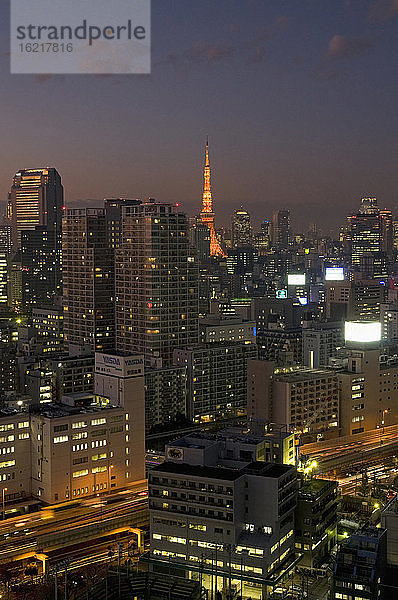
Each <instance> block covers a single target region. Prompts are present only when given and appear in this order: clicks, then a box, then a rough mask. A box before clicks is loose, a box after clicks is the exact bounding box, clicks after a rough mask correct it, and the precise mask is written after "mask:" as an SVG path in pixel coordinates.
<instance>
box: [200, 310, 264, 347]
mask: <svg viewBox="0 0 398 600" xmlns="http://www.w3.org/2000/svg"><path fill="white" fill-rule="evenodd" d="M199 331H200V341H201V342H202V343H203V344H209V343H214V342H240V343H243V342H250V343H255V342H256V324H255V322H254V321H246V320H244V319H242V318H241V317H239V316H230V317H227V316H226V317H222V316H220V317H217V316H216V315H207V316H206V317H203V318H202V319H200V320H199Z"/></svg>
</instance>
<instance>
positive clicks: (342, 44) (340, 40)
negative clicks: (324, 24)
mask: <svg viewBox="0 0 398 600" xmlns="http://www.w3.org/2000/svg"><path fill="white" fill-rule="evenodd" d="M371 48H372V42H371V41H370V40H369V39H367V38H348V37H345V36H343V35H334V36H333V37H332V39H331V40H330V41H329V44H328V50H327V54H326V58H327V59H328V60H344V59H347V58H355V57H356V56H360V55H361V54H364V53H366V52H368V51H369V50H370V49H371Z"/></svg>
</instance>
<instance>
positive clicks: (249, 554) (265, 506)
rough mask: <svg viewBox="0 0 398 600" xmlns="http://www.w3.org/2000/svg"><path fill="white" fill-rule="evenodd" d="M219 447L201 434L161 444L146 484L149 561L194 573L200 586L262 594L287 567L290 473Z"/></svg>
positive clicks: (290, 557) (290, 554)
mask: <svg viewBox="0 0 398 600" xmlns="http://www.w3.org/2000/svg"><path fill="white" fill-rule="evenodd" d="M236 444H237V448H239V447H240V442H237V443H236ZM232 445H233V444H232ZM221 448H222V445H220V444H219V443H217V441H216V440H214V439H206V438H204V437H199V438H191V437H188V438H182V439H181V440H179V446H177V445H176V444H172V445H170V446H167V447H166V461H165V462H164V463H163V464H161V465H159V466H157V467H155V468H154V469H153V470H152V471H151V472H150V479H149V503H150V504H149V510H150V532H151V557H152V560H153V561H154V562H155V564H156V567H157V568H161V567H162V566H163V567H164V566H167V565H170V566H173V568H176V567H177V568H179V569H181V570H183V571H185V572H186V573H187V574H188V576H190V577H193V578H196V577H197V576H198V575H196V576H195V573H197V572H198V570H201V572H202V583H203V585H204V586H205V587H206V588H207V589H213V590H215V591H220V593H221V592H223V593H226V592H227V591H228V590H229V591H232V590H233V591H235V592H236V593H240V594H241V595H242V596H243V595H251V594H250V592H249V589H251V590H253V586H254V587H257V588H259V590H260V595H261V591H264V593H265V594H266V593H267V592H266V590H267V589H272V587H273V586H274V585H275V582H276V580H277V577H278V575H279V574H280V572H281V569H285V570H286V571H287V573H288V572H289V571H290V570H291V569H292V568H293V565H294V563H295V554H294V510H295V507H296V495H297V489H296V486H297V481H296V472H295V469H294V467H292V466H288V465H276V464H271V463H265V462H262V461H256V462H250V459H249V460H248V461H245V460H233V459H232V458H231V459H225V458H223V457H222V453H220V449H221ZM231 452H232V454H233V453H234V452H233V451H231ZM249 454H250V453H249ZM238 455H239V452H238ZM247 457H249V455H247ZM260 499H261V501H260ZM198 567H199V569H198ZM249 586H250V587H249ZM263 597H264V596H263Z"/></svg>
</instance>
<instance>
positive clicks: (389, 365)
mask: <svg viewBox="0 0 398 600" xmlns="http://www.w3.org/2000/svg"><path fill="white" fill-rule="evenodd" d="M369 346H370V345H369V344H366V343H364V344H362V345H360V344H357V347H356V348H349V349H348V351H347V352H348V357H347V358H348V364H347V366H346V367H345V368H343V369H341V370H339V371H338V372H337V377H338V379H339V386H340V428H341V435H353V434H356V433H362V432H363V431H370V430H373V429H378V428H382V427H383V426H384V425H395V424H397V423H398V410H397V409H396V407H395V403H394V397H395V394H396V392H397V390H398V359H397V356H387V355H384V354H382V353H381V350H380V349H378V348H372V347H371V346H370V347H369Z"/></svg>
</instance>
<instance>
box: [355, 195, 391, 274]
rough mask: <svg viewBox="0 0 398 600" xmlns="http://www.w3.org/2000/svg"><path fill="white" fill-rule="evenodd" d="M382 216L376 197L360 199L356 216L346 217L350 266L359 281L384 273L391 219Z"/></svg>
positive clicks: (385, 271)
mask: <svg viewBox="0 0 398 600" xmlns="http://www.w3.org/2000/svg"><path fill="white" fill-rule="evenodd" d="M384 212H385V213H386V214H384V216H382V214H381V213H380V210H379V208H378V206H377V200H376V198H362V200H361V206H360V208H359V210H358V212H357V213H355V214H352V215H349V216H348V217H347V219H348V224H349V238H350V243H351V264H352V266H353V268H354V269H355V270H356V271H358V272H360V273H361V277H362V278H363V279H371V278H373V277H384V276H385V275H386V274H387V252H391V250H392V249H391V246H392V222H391V221H392V218H391V219H390V217H389V215H387V213H388V212H389V211H384Z"/></svg>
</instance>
